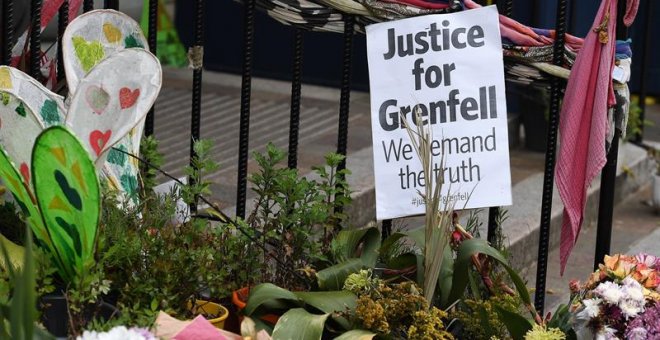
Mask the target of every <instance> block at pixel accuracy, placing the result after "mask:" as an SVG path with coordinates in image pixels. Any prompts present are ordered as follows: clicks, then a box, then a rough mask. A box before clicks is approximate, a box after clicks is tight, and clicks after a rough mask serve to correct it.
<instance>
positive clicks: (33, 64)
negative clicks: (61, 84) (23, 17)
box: [30, 0, 42, 81]
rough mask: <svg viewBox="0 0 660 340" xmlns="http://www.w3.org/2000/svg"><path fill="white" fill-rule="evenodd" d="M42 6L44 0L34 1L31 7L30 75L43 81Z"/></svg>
mask: <svg viewBox="0 0 660 340" xmlns="http://www.w3.org/2000/svg"><path fill="white" fill-rule="evenodd" d="M41 5H42V0H32V5H31V7H30V11H31V18H32V19H31V20H32V21H31V22H30V75H31V76H32V77H33V78H34V79H36V80H37V81H41V78H42V77H41Z"/></svg>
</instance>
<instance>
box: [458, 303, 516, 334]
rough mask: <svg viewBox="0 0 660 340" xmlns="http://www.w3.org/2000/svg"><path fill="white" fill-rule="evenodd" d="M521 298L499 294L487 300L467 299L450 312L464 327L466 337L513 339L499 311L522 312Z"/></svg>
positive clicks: (463, 331)
mask: <svg viewBox="0 0 660 340" xmlns="http://www.w3.org/2000/svg"><path fill="white" fill-rule="evenodd" d="M520 305H521V301H520V298H518V297H517V296H510V295H507V294H499V295H495V296H492V297H490V298H489V299H485V300H480V299H479V300H477V299H467V300H463V301H462V302H461V303H459V305H458V308H457V309H455V310H454V311H452V312H451V313H450V314H449V318H450V319H456V320H458V322H459V323H460V325H461V327H462V334H461V335H462V336H463V337H464V338H466V339H475V340H478V339H490V338H491V337H496V338H498V339H511V338H512V337H511V335H510V334H509V331H508V330H507V327H506V325H505V323H504V321H503V318H502V317H501V316H500V313H498V309H503V310H506V311H509V312H511V313H520Z"/></svg>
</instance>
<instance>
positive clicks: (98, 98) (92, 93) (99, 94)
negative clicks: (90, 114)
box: [85, 85, 110, 115]
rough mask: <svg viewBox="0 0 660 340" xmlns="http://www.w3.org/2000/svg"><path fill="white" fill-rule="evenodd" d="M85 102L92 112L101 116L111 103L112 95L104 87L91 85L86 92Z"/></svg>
mask: <svg viewBox="0 0 660 340" xmlns="http://www.w3.org/2000/svg"><path fill="white" fill-rule="evenodd" d="M85 100H86V101H87V105H89V107H90V108H91V109H92V111H94V113H96V114H99V115H100V114H101V113H103V111H105V109H106V108H107V107H108V104H109V103H110V94H109V93H108V92H107V91H106V90H104V89H103V88H102V87H98V86H96V85H90V86H89V87H88V88H87V91H85Z"/></svg>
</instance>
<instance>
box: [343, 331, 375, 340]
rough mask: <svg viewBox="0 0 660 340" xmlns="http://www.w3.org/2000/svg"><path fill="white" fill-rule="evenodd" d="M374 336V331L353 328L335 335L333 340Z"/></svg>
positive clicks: (370, 337) (360, 338) (367, 339)
mask: <svg viewBox="0 0 660 340" xmlns="http://www.w3.org/2000/svg"><path fill="white" fill-rule="evenodd" d="M375 336H376V333H372V332H370V331H366V330H364V329H354V330H352V331H348V332H346V333H344V334H342V335H340V336H338V337H336V338H335V340H371V339H373V338H374V337H375Z"/></svg>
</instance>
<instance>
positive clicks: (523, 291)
mask: <svg viewBox="0 0 660 340" xmlns="http://www.w3.org/2000/svg"><path fill="white" fill-rule="evenodd" d="M475 254H485V255H488V256H490V257H491V258H492V259H494V260H495V261H497V262H499V263H500V264H502V266H503V267H504V269H505V270H506V271H507V273H508V274H509V276H510V277H511V281H513V284H514V285H515V286H516V290H517V291H518V294H519V295H520V299H521V300H522V301H523V302H524V303H525V304H531V299H530V297H529V291H528V290H527V287H526V286H525V283H524V281H523V280H522V279H521V278H520V276H519V275H518V274H517V273H516V271H515V270H513V268H511V266H510V265H509V263H508V261H507V260H506V259H505V258H504V256H502V254H501V253H500V252H499V251H497V249H495V248H493V247H491V246H490V245H488V243H487V242H486V241H485V240H482V239H471V240H467V241H464V242H463V243H461V246H460V247H459V248H458V254H457V256H456V262H455V263H454V276H453V279H452V286H451V292H450V294H449V298H448V300H447V303H448V304H451V303H453V302H454V301H456V300H458V299H460V297H461V296H462V295H463V293H464V292H465V287H466V286H467V284H468V270H469V268H470V266H471V265H472V262H471V257H472V255H475ZM446 306H447V305H445V306H443V307H446Z"/></svg>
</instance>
